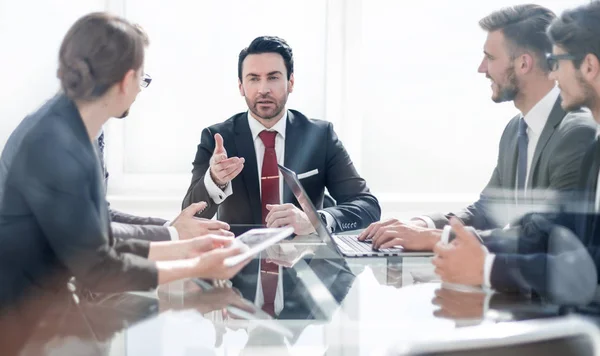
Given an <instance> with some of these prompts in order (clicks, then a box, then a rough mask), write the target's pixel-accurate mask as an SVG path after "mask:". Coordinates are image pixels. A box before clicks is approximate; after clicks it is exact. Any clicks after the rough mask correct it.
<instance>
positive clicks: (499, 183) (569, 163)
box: [428, 97, 596, 230]
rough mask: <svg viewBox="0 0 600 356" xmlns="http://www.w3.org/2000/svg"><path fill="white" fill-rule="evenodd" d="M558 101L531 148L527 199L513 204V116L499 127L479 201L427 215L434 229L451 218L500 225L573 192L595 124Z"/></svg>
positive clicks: (482, 225)
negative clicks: (493, 162)
mask: <svg viewBox="0 0 600 356" xmlns="http://www.w3.org/2000/svg"><path fill="white" fill-rule="evenodd" d="M560 103H561V99H560V97H559V98H558V100H557V101H556V103H555V104H554V107H553V108H552V111H551V112H550V116H549V117H548V121H547V122H546V125H545V126H544V129H543V130H542V133H541V135H540V138H539V141H538V143H537V146H536V148H535V153H534V156H533V161H532V163H531V168H530V173H529V180H528V184H527V200H521V201H520V203H519V206H517V204H516V203H517V202H516V196H515V188H516V172H517V136H518V126H519V117H520V115H518V116H515V117H514V118H513V119H512V120H510V122H509V123H508V125H507V126H506V128H505V129H504V133H503V134H502V138H501V139H500V149H499V153H498V162H497V164H496V168H495V169H494V172H493V173H492V177H491V179H490V181H489V183H488V184H487V186H486V187H485V188H484V190H483V192H482V193H481V196H480V198H479V200H478V201H476V202H475V203H473V204H472V205H470V206H468V207H466V208H465V209H462V210H459V211H456V212H451V213H447V214H442V213H433V214H428V216H429V217H430V218H431V219H432V220H433V221H434V223H435V226H436V228H442V227H443V226H444V225H446V224H448V220H449V219H450V217H451V216H456V217H458V218H459V219H461V220H462V221H463V222H464V223H465V224H466V225H470V226H473V227H474V228H476V229H479V230H487V229H494V228H499V227H504V226H506V225H507V224H509V223H510V222H511V221H513V220H514V219H516V218H518V217H519V216H520V215H522V214H524V213H526V212H530V211H540V210H544V211H548V210H552V209H553V208H554V207H556V206H557V203H558V201H559V200H560V199H561V196H562V195H563V194H565V193H566V192H568V191H570V190H574V189H576V187H577V183H578V180H579V178H578V177H579V170H580V168H581V161H582V159H583V156H584V154H585V152H586V149H587V148H588V147H589V145H590V144H592V142H593V141H594V138H595V136H596V125H595V123H594V120H593V118H592V115H591V114H590V113H589V112H587V111H582V110H579V111H572V112H569V113H568V114H567V113H566V112H565V111H564V110H563V109H562V108H561V106H560Z"/></svg>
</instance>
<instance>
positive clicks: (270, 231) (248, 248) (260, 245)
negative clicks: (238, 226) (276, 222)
mask: <svg viewBox="0 0 600 356" xmlns="http://www.w3.org/2000/svg"><path fill="white" fill-rule="evenodd" d="M293 233H294V228H293V227H291V226H290V227H281V228H265V229H252V230H250V231H248V232H246V233H244V234H242V235H240V236H238V237H237V238H236V239H235V241H234V242H233V244H232V245H233V246H236V245H239V246H242V247H243V249H244V251H243V252H242V253H240V254H239V255H236V256H232V257H228V258H226V259H225V260H224V264H225V266H227V267H232V266H235V265H237V264H238V263H241V262H243V261H245V260H247V259H249V258H251V257H253V256H254V255H256V254H258V253H259V252H261V251H263V250H265V249H267V248H268V247H269V246H272V245H274V244H276V243H277V242H279V241H281V240H283V239H285V238H286V237H288V236H290V235H292V234H293Z"/></svg>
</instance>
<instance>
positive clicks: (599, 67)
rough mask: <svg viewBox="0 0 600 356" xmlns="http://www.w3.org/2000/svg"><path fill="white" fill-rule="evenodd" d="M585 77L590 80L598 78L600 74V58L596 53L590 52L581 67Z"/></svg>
mask: <svg viewBox="0 0 600 356" xmlns="http://www.w3.org/2000/svg"><path fill="white" fill-rule="evenodd" d="M579 70H580V71H581V74H582V75H583V77H584V78H585V79H587V80H589V81H594V80H597V78H598V75H599V74H600V60H598V57H596V56H595V55H593V54H591V53H588V54H587V55H586V56H585V57H584V58H583V61H582V62H581V66H580V67H579Z"/></svg>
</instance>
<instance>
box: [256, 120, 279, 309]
mask: <svg viewBox="0 0 600 356" xmlns="http://www.w3.org/2000/svg"><path fill="white" fill-rule="evenodd" d="M276 136H277V132H276V131H266V130H265V131H262V132H261V133H260V134H259V135H258V137H260V139H261V140H262V142H263V144H264V145H265V155H264V157H263V164H262V171H261V174H260V182H261V206H262V221H263V224H266V218H267V215H268V214H269V211H268V210H267V204H279V203H280V201H279V169H278V168H277V154H276V152H275V137H276ZM278 274H279V267H278V266H277V265H276V264H274V263H267V261H266V260H265V259H264V258H263V259H261V261H260V279H261V284H262V290H263V296H264V304H263V307H262V309H263V310H264V311H265V312H267V313H269V314H270V315H275V293H276V292H277V281H278Z"/></svg>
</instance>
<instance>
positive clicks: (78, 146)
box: [20, 102, 93, 167]
mask: <svg viewBox="0 0 600 356" xmlns="http://www.w3.org/2000/svg"><path fill="white" fill-rule="evenodd" d="M49 104H50V105H48V104H47V105H44V106H43V107H42V108H40V109H39V110H38V111H36V112H35V113H33V114H31V115H30V116H29V117H28V118H27V119H26V120H24V121H23V123H22V125H23V127H26V129H25V130H24V132H22V134H21V136H22V137H21V141H22V142H21V150H20V151H21V152H22V154H23V156H22V157H26V158H27V159H28V160H34V161H36V162H38V163H40V164H43V165H48V164H50V165H57V166H59V165H62V164H63V163H64V162H65V161H66V160H67V159H68V160H70V161H75V162H77V164H78V165H79V166H82V165H83V166H86V167H92V165H93V160H90V159H87V158H86V157H85V153H84V152H86V147H85V144H86V143H87V141H83V140H82V137H83V135H85V137H84V139H87V138H88V136H87V131H86V130H85V127H84V126H83V123H82V122H81V123H78V122H77V121H76V120H80V119H77V118H74V117H67V116H66V114H65V112H64V111H62V110H57V109H56V106H55V105H58V104H56V103H54V104H52V103H51V102H49ZM75 125H81V127H79V128H76V127H75ZM90 144H91V142H90Z"/></svg>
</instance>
